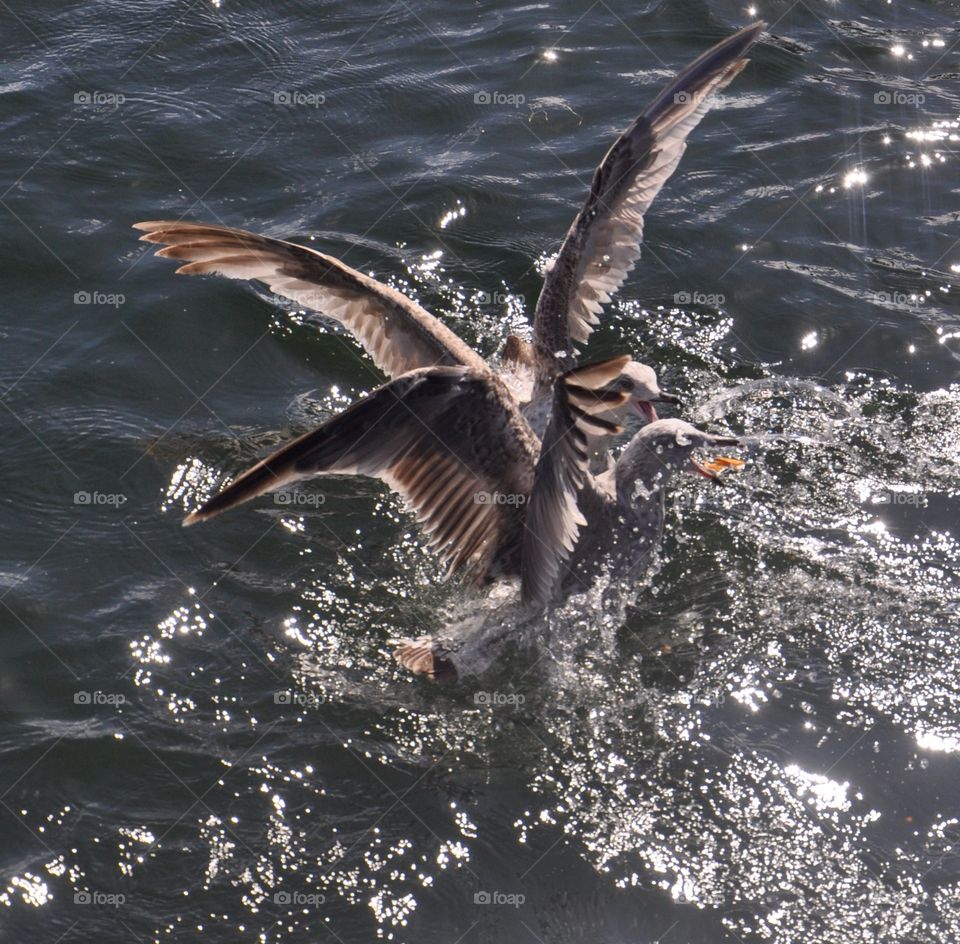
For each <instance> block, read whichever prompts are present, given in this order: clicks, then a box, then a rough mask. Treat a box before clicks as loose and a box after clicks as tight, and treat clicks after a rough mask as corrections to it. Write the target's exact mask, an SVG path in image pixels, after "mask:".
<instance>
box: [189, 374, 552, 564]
mask: <svg viewBox="0 0 960 944" xmlns="http://www.w3.org/2000/svg"><path fill="white" fill-rule="evenodd" d="M538 448H539V444H538V442H537V439H536V437H535V436H534V435H533V433H532V432H531V431H530V429H529V427H528V426H527V424H526V421H525V420H524V419H523V417H522V416H521V415H520V412H519V410H518V408H517V406H516V404H515V403H514V401H513V399H512V398H511V397H510V395H509V393H508V392H507V390H506V388H505V387H504V385H503V384H502V382H501V381H499V380H498V379H496V378H495V377H493V376H492V375H491V374H489V372H487V371H486V370H484V371H482V372H476V371H472V370H469V369H468V368H464V367H434V368H423V369H420V370H417V371H412V372H410V373H408V374H405V375H403V376H402V377H399V378H397V379H396V380H393V381H390V382H389V383H387V384H385V385H384V386H382V387H380V388H379V389H378V390H375V391H374V392H373V393H372V394H370V395H369V396H368V397H365V398H364V399H362V400H360V401H358V402H357V403H355V404H353V405H352V406H351V407H349V408H348V409H347V410H345V411H344V412H343V413H340V414H338V415H337V416H335V417H333V418H332V419H330V420H328V421H327V422H326V423H324V424H323V425H322V426H320V427H318V428H317V429H315V430H312V431H311V432H309V433H306V434H305V435H303V436H300V437H299V438H297V439H295V440H293V441H292V442H290V443H288V444H287V445H285V446H283V447H281V448H280V449H278V450H277V451H276V452H274V453H273V454H272V455H270V456H267V458H265V459H263V460H262V461H260V462H258V463H257V464H256V465H255V466H253V467H252V468H250V469H248V470H247V471H246V472H244V473H243V474H242V475H240V476H238V477H237V478H236V479H235V480H234V481H233V482H231V483H230V485H228V486H227V487H226V488H225V489H224V490H223V491H221V492H220V493H219V494H218V495H216V496H214V497H213V498H211V499H210V500H209V501H207V502H206V503H205V504H204V505H203V506H201V507H200V508H199V509H197V510H196V511H194V512H193V513H192V514H191V515H189V516H188V517H187V518H186V520H185V521H184V524H185V525H191V524H195V523H196V522H199V521H205V520H207V519H209V518H212V517H215V516H216V515H219V514H222V513H223V512H224V511H227V510H229V509H230V508H233V507H235V506H237V505H240V504H242V503H244V502H247V501H249V500H250V499H252V498H256V497H257V496H259V495H263V494H265V493H266V492H271V491H274V490H276V489H277V488H280V487H283V486H288V485H291V484H293V483H294V482H296V481H298V480H300V479H303V478H306V477H308V476H312V475H318V474H322V473H341V474H359V475H369V476H374V477H376V478H379V479H381V480H382V481H384V482H386V483H387V484H388V485H389V486H390V487H391V488H392V489H394V490H395V491H396V492H398V493H399V494H400V495H401V496H403V498H404V500H405V502H406V504H407V506H408V507H409V509H410V510H411V511H412V512H413V513H414V514H415V515H416V517H417V520H418V522H419V523H420V526H421V527H422V528H423V530H424V531H425V533H426V534H427V537H428V539H429V541H430V544H431V546H432V547H433V548H434V549H435V550H436V552H437V553H438V554H439V556H440V557H441V558H442V559H443V560H444V561H445V562H446V563H447V565H448V572H449V573H454V572H458V571H461V570H466V571H469V572H471V573H472V574H473V575H474V577H475V579H477V580H482V579H484V578H486V577H488V576H491V575H496V573H499V572H500V571H498V570H496V569H495V568H497V567H503V568H506V569H505V570H504V572H510V571H509V568H510V566H512V567H513V572H518V570H519V560H520V546H521V543H522V528H523V524H522V520H521V518H520V517H518V516H517V515H516V514H511V511H510V509H509V508H508V507H507V506H504V505H501V504H499V503H497V502H493V501H490V500H489V498H490V496H491V495H494V494H496V493H497V492H501V493H507V494H521V495H524V496H526V495H527V494H529V492H530V489H531V488H532V486H533V474H534V467H535V463H536V456H537V451H538ZM504 561H506V562H507V563H503V562H504ZM511 561H512V562H513V564H511V563H510V562H511Z"/></svg>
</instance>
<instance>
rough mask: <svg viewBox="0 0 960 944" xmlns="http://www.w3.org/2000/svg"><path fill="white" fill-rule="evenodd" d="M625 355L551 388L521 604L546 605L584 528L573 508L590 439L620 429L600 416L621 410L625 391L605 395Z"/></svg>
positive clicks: (523, 567)
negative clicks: (618, 407)
mask: <svg viewBox="0 0 960 944" xmlns="http://www.w3.org/2000/svg"><path fill="white" fill-rule="evenodd" d="M628 360H629V358H628V357H626V356H624V357H615V358H613V359H612V360H607V361H603V362H601V363H598V364H588V365H586V366H584V367H579V368H577V369H575V370H571V371H567V373H565V374H561V375H560V376H559V377H558V378H557V380H556V381H555V383H554V386H553V405H552V410H551V414H550V422H549V423H548V424H547V429H546V432H545V433H544V437H543V446H542V448H541V450H540V458H539V460H538V462H537V468H536V472H535V475H534V481H533V490H532V491H531V493H530V500H529V502H528V503H527V517H526V524H525V527H524V534H523V550H522V554H521V591H520V592H521V601H522V603H523V604H524V606H529V607H542V606H545V605H546V604H547V603H548V602H549V601H550V597H551V596H552V595H553V591H554V588H555V586H556V582H557V575H558V574H559V572H560V566H561V564H562V563H563V562H564V561H565V560H566V559H567V557H568V556H569V555H570V552H571V551H572V550H573V548H574V545H575V544H576V540H577V535H578V534H579V532H580V528H581V526H582V525H584V524H586V521H585V520H584V518H583V515H582V514H581V513H580V509H579V507H578V506H577V495H578V493H579V492H580V489H581V488H582V487H583V484H584V481H585V479H586V476H587V471H588V468H589V465H590V451H589V447H588V440H587V437H588V436H598V435H599V436H614V435H616V434H617V433H619V432H621V431H622V430H621V428H620V427H619V426H617V425H616V424H614V423H611V422H610V421H608V420H606V419H604V418H602V417H601V416H598V415H597V414H599V413H605V412H607V411H609V410H610V409H612V408H614V407H617V406H619V405H620V404H622V403H623V402H624V401H625V400H626V399H627V394H626V393H603V392H601V390H600V388H602V387H604V386H606V385H607V384H609V383H610V382H611V381H613V380H615V379H616V378H617V377H618V376H619V375H620V371H622V370H623V368H624V366H625V365H626V363H627V361H628Z"/></svg>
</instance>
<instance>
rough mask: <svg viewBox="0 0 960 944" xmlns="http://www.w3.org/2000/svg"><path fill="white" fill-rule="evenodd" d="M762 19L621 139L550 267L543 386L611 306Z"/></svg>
mask: <svg viewBox="0 0 960 944" xmlns="http://www.w3.org/2000/svg"><path fill="white" fill-rule="evenodd" d="M764 25H765V24H763V23H754V24H753V25H752V26H748V27H746V28H745V29H742V30H740V31H739V32H738V33H734V34H733V35H732V36H728V37H727V38H726V39H724V40H723V41H722V42H720V43H718V44H717V45H715V46H714V47H713V48H712V49H709V50H707V52H705V53H704V54H703V55H702V56H700V57H699V58H698V59H696V60H695V61H694V62H693V63H691V64H690V65H689V66H687V67H686V68H685V69H684V70H683V71H682V72H681V73H680V74H679V75H678V76H677V77H676V78H675V79H674V80H673V82H671V83H670V84H669V85H668V86H667V87H666V88H665V89H664V90H663V91H662V92H661V93H660V94H659V95H658V96H657V98H656V99H654V101H653V102H652V103H651V104H650V106H649V107H648V108H647V109H646V110H645V111H644V112H643V114H641V115H640V116H639V117H638V118H637V119H636V120H635V121H634V122H633V123H632V124H631V125H630V127H629V128H627V130H626V131H624V132H623V134H622V135H620V137H619V138H618V139H617V140H616V141H615V142H614V144H613V147H611V148H610V150H609V151H608V152H607V155H606V157H604V159H603V161H602V162H601V164H600V166H599V167H598V168H597V170H596V172H595V174H594V177H593V184H592V186H591V189H590V193H589V195H588V197H587V200H586V202H585V203H584V205H583V207H582V209H581V210H580V212H579V213H578V214H577V217H576V218H575V219H574V221H573V223H572V224H571V226H570V229H569V230H568V231H567V234H566V236H565V238H564V240H563V244H562V245H561V247H560V252H559V254H558V256H557V258H556V260H555V262H554V263H553V265H552V266H551V268H550V269H549V271H548V272H547V274H546V276H545V278H544V283H543V289H542V291H541V293H540V298H539V299H538V301H537V308H536V311H535V313H534V352H535V359H536V384H537V388H538V389H541V390H542V389H545V388H549V385H550V384H551V383H552V380H553V377H554V376H555V375H556V373H557V372H558V371H559V370H560V369H561V364H562V363H563V361H564V360H565V359H567V358H569V357H571V356H572V355H573V353H574V349H575V348H576V347H578V346H582V345H583V344H584V342H585V341H586V340H587V338H588V337H589V336H590V334H591V332H592V331H593V329H594V327H595V326H596V325H597V324H598V323H599V320H600V317H599V316H600V313H601V311H602V309H603V306H604V305H605V304H607V303H608V302H609V301H610V298H611V296H612V295H613V294H614V293H615V292H616V291H617V290H618V289H619V288H620V286H621V285H622V284H623V282H624V280H625V279H626V277H627V274H628V273H629V272H630V270H631V269H632V268H633V266H634V264H635V263H636V261H637V259H638V258H639V257H640V243H641V240H642V238H643V218H644V214H645V213H646V211H647V209H648V208H649V207H650V204H651V203H652V202H653V200H654V198H655V197H656V195H657V194H658V193H659V192H660V189H661V188H662V187H663V185H664V184H665V183H666V181H667V180H668V179H669V177H670V176H671V174H673V172H674V170H676V167H677V164H678V163H679V161H680V158H681V157H682V156H683V152H684V150H685V148H686V140H687V137H688V135H689V134H690V132H691V131H692V130H693V129H694V128H695V127H696V126H697V125H698V124H699V122H700V120H701V119H702V118H703V116H704V115H705V114H706V113H707V112H708V111H709V110H710V107H711V105H712V104H713V100H712V98H711V96H712V95H713V93H715V92H717V91H719V90H720V89H722V88H724V87H725V86H726V85H727V84H728V83H730V82H731V81H732V80H733V79H734V78H735V77H736V76H737V75H738V74H739V73H740V72H741V71H742V70H743V68H744V67H745V66H746V64H747V60H746V59H744V58H742V56H743V54H744V53H745V52H746V51H747V49H749V48H750V46H751V45H752V44H753V43H754V42H755V41H756V39H757V37H758V36H759V35H760V33H761V32H762V30H763V28H764Z"/></svg>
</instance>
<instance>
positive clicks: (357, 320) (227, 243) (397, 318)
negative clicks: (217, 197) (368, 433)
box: [134, 220, 486, 377]
mask: <svg viewBox="0 0 960 944" xmlns="http://www.w3.org/2000/svg"><path fill="white" fill-rule="evenodd" d="M134 228H135V229H139V230H142V231H143V232H144V235H143V236H141V237H140V238H141V239H142V240H144V241H146V242H149V243H162V244H163V248H161V249H160V250H158V251H157V255H158V256H162V257H163V258H166V259H176V260H179V261H181V262H183V263H184V264H183V265H181V266H180V268H179V269H177V272H178V273H179V274H181V275H208V274H217V275H222V276H224V277H226V278H230V279H244V280H251V281H255V282H260V283H261V284H263V285H265V286H266V287H267V288H268V289H269V290H270V291H271V292H274V293H275V294H277V295H282V296H283V297H284V298H289V299H290V300H291V301H293V302H295V303H296V304H297V305H301V306H302V307H304V308H310V309H313V310H315V311H318V312H320V313H321V314H323V315H326V316H327V317H329V318H332V319H333V320H334V321H337V322H339V323H340V324H341V325H342V326H343V327H344V328H346V329H347V330H348V331H350V332H352V333H353V335H354V336H355V337H356V338H357V340H358V341H359V342H360V343H361V344H362V345H363V347H364V348H365V349H366V351H367V353H368V354H369V355H370V356H371V357H372V358H373V361H374V363H375V364H376V365H377V367H379V368H380V369H381V370H382V371H384V372H385V373H386V374H387V375H389V376H392V377H396V376H399V375H400V374H403V373H406V372H407V371H409V370H414V369H416V368H420V367H432V366H434V365H445V366H464V367H470V368H472V369H473V370H477V371H479V370H484V369H485V368H486V364H485V362H484V361H483V359H482V358H481V357H480V356H479V355H478V354H477V353H476V352H475V351H473V350H472V349H471V348H470V347H469V346H468V345H466V344H464V342H463V341H461V340H460V339H459V338H458V337H457V336H456V335H455V334H454V333H453V332H452V331H451V330H450V329H449V328H447V327H446V326H445V325H444V324H443V323H442V322H441V321H439V320H438V319H437V318H435V317H434V316H433V315H431V314H430V313H429V312H428V311H426V310H425V309H424V308H421V307H420V305H418V304H417V303H416V302H414V301H412V300H411V299H409V298H407V296H406V295H404V294H403V293H402V292H398V291H397V290H396V289H393V288H391V287H390V286H389V285H384V284H383V283H382V282H378V281H377V280H376V279H372V278H370V277H369V276H367V275H364V274H363V273H362V272H358V271H357V270H356V269H351V268H350V267H349V266H347V265H344V263H342V262H340V261H339V260H337V259H334V258H333V257H332V256H327V255H324V254H323V253H320V252H317V251H316V250H314V249H309V248H307V247H306V246H298V245H296V244H295V243H290V242H286V241H284V240H282V239H272V238H271V237H269V236H258V235H257V234H256V233H249V232H246V231H245V230H240V229H232V228H230V227H227V226H213V225H210V224H206V223H184V222H177V221H173V220H155V221H150V222H145V223H137V224H135V226H134Z"/></svg>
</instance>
